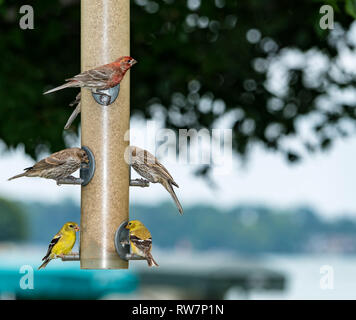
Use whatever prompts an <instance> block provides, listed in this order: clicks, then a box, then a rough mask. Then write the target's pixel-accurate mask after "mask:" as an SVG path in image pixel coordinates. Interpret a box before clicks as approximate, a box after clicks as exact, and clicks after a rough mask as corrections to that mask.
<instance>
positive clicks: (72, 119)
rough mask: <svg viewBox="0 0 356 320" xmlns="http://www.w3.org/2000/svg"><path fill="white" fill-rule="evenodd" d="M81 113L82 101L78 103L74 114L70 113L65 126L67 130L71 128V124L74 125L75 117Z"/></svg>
mask: <svg viewBox="0 0 356 320" xmlns="http://www.w3.org/2000/svg"><path fill="white" fill-rule="evenodd" d="M79 113H80V102H79V104H78V105H77V107H76V108H75V109H74V111H73V112H72V114H71V115H70V117H69V119H68V121H67V123H66V125H65V127H64V129H65V130H68V129H69V128H70V126H71V125H72V123H73V121H74V120H75V118H76V117H77V116H78V114H79Z"/></svg>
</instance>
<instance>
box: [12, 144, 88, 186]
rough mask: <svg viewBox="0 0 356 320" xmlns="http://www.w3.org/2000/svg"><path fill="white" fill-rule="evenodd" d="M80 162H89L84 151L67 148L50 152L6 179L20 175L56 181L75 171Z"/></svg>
mask: <svg viewBox="0 0 356 320" xmlns="http://www.w3.org/2000/svg"><path fill="white" fill-rule="evenodd" d="M82 163H86V164H88V163H89V158H88V155H87V154H86V152H85V151H84V150H82V149H80V148H69V149H64V150H61V151H58V152H55V153H53V154H51V155H50V156H49V157H47V158H45V159H43V160H41V161H39V162H37V163H36V164H35V165H34V166H32V167H29V168H26V169H24V170H25V172H24V173H21V174H18V175H16V176H14V177H11V178H9V179H8V180H13V179H17V178H20V177H40V178H45V179H53V180H56V181H57V183H58V181H60V180H62V179H65V178H67V177H69V176H70V175H71V174H72V173H74V172H75V171H77V170H78V169H79V168H80V167H81V164H82Z"/></svg>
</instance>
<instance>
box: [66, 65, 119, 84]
mask: <svg viewBox="0 0 356 320" xmlns="http://www.w3.org/2000/svg"><path fill="white" fill-rule="evenodd" d="M114 72H115V70H114V69H113V68H112V67H110V66H102V67H99V68H95V69H91V70H88V71H84V72H82V73H80V74H78V75H76V76H74V77H73V78H69V79H66V81H79V82H84V83H85V84H86V85H87V86H89V87H90V86H91V85H93V86H94V87H98V86H105V85H106V84H107V81H108V80H110V79H111V76H112V74H113V73H114Z"/></svg>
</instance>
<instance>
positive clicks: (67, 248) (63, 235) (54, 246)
mask: <svg viewBox="0 0 356 320" xmlns="http://www.w3.org/2000/svg"><path fill="white" fill-rule="evenodd" d="M77 231H79V226H78V224H76V223H75V222H67V223H66V224H65V225H64V226H63V227H62V229H61V230H59V232H58V233H57V234H56V235H55V236H54V237H53V239H52V241H51V243H50V244H49V246H48V250H47V253H46V255H45V256H44V257H43V259H42V261H44V262H43V263H42V264H41V266H40V267H39V268H38V270H40V269H42V268H45V267H46V266H47V264H48V263H49V262H50V261H51V260H52V259H56V258H58V257H61V256H63V255H65V254H68V253H70V252H71V251H72V248H73V247H74V244H75V241H76V232H77Z"/></svg>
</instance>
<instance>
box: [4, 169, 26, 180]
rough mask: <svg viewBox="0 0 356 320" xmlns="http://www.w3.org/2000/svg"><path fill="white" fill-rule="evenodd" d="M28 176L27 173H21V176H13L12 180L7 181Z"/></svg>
mask: <svg viewBox="0 0 356 320" xmlns="http://www.w3.org/2000/svg"><path fill="white" fill-rule="evenodd" d="M26 175H27V171H26V172H24V173H20V174H18V175H16V176H13V177H11V178H9V179H7V180H8V181H10V180H14V179H17V178H21V177H25V176H26Z"/></svg>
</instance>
